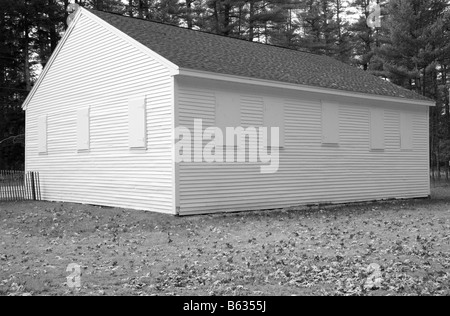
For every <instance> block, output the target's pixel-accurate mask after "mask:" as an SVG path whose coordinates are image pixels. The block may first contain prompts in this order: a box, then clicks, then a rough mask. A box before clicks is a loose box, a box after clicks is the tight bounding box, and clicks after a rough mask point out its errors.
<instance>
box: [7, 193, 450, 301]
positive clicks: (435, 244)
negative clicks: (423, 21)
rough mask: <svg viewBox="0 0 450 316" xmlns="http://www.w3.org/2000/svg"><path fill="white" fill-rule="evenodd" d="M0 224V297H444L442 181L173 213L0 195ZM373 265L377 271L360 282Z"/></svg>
mask: <svg viewBox="0 0 450 316" xmlns="http://www.w3.org/2000/svg"><path fill="white" fill-rule="evenodd" d="M0 229H1V231H0V264H1V268H0V295H430V294H431V295H450V280H449V277H450V242H449V239H450V188H449V187H447V188H435V189H433V197H432V199H431V200H413V201H396V202H385V203H376V204H366V205H352V206H340V207H333V208H327V209H320V208H315V209H310V210H303V211H301V210H300V211H299V210H297V211H295V210H283V211H280V210H278V211H265V212H248V213H237V214H218V215H203V216H193V217H182V218H179V217H173V216H168V215H167V216H166V215H160V214H153V213H148V212H139V211H130V210H124V209H117V208H101V207H96V206H89V205H78V204H71V203H50V202H16V203H5V202H0ZM70 263H76V264H78V265H80V266H81V271H82V275H81V277H80V282H81V288H79V289H71V288H69V287H68V284H67V283H66V282H67V279H66V277H67V276H69V275H70V273H71V272H66V269H67V266H68V265H69V264H70ZM372 263H377V264H379V265H380V266H381V277H382V280H379V281H381V283H379V286H378V287H377V286H375V287H372V288H365V287H364V285H365V284H366V280H367V278H368V276H369V274H370V273H369V272H368V271H367V270H366V269H367V266H368V265H369V264H372Z"/></svg>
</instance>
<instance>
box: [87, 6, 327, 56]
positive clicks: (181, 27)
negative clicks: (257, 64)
mask: <svg viewBox="0 0 450 316" xmlns="http://www.w3.org/2000/svg"><path fill="white" fill-rule="evenodd" d="M83 9H85V10H88V11H97V12H103V13H108V14H112V15H117V16H120V17H123V18H128V19H134V20H139V21H146V22H151V23H157V24H162V25H166V26H173V27H176V28H179V29H182V30H189V31H193V32H197V33H203V34H210V35H215V36H220V37H224V38H231V39H235V40H240V41H244V42H247V43H253V44H259V45H264V46H269V47H277V48H281V49H287V50H290V51H294V52H301V53H305V54H311V55H315V56H327V55H323V54H318V53H314V52H310V51H307V50H303V49H304V48H301V50H300V49H295V48H291V47H285V46H281V45H275V44H268V43H262V42H254V41H249V40H247V39H245V38H239V37H233V36H227V35H223V34H217V33H213V32H208V31H204V30H194V29H190V28H187V27H183V26H180V25H175V24H170V23H166V22H162V21H156V20H149V19H144V18H139V17H134V16H128V15H123V14H120V13H117V12H110V11H100V10H94V9H87V8H84V7H83ZM327 57H330V56H327ZM330 58H332V57H330Z"/></svg>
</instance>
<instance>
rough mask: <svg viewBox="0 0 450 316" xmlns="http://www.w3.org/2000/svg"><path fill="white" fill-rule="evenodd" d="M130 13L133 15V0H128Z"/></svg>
mask: <svg viewBox="0 0 450 316" xmlns="http://www.w3.org/2000/svg"><path fill="white" fill-rule="evenodd" d="M128 15H129V16H130V17H133V0H128Z"/></svg>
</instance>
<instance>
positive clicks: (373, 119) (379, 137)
mask: <svg viewBox="0 0 450 316" xmlns="http://www.w3.org/2000/svg"><path fill="white" fill-rule="evenodd" d="M370 147H371V149H374V150H382V149H384V147H385V144H384V110H383V109H371V110H370Z"/></svg>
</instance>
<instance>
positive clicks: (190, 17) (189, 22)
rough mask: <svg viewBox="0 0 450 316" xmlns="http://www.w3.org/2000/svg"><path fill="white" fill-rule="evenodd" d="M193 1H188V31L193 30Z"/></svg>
mask: <svg viewBox="0 0 450 316" xmlns="http://www.w3.org/2000/svg"><path fill="white" fill-rule="evenodd" d="M192 1H193V0H186V23H187V27H188V29H192V27H193V23H192Z"/></svg>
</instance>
